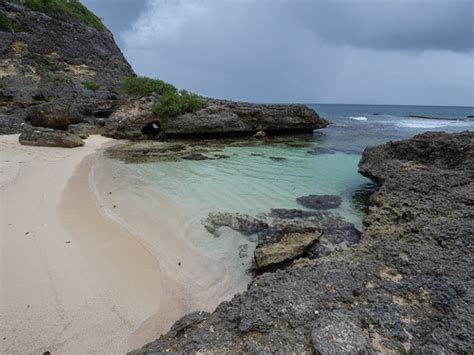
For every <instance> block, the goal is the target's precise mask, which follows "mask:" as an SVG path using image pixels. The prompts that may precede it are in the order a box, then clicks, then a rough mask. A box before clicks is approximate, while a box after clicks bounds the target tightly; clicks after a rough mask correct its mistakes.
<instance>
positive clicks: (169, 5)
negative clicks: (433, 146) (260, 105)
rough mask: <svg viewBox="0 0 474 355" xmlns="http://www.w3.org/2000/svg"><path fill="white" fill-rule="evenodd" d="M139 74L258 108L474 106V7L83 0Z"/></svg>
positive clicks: (405, 0)
mask: <svg viewBox="0 0 474 355" xmlns="http://www.w3.org/2000/svg"><path fill="white" fill-rule="evenodd" d="M82 2H83V3H84V4H85V5H86V6H88V7H89V8H90V9H91V10H93V11H94V12H95V13H96V14H97V15H98V16H99V17H101V18H103V20H104V22H105V24H106V25H107V26H108V27H109V28H110V29H111V31H112V32H113V34H114V37H115V39H116V40H117V43H118V44H119V46H120V48H121V49H122V51H123V52H124V54H125V56H126V58H127V59H128V61H129V62H130V64H131V65H132V66H133V68H134V70H135V72H136V73H137V74H139V75H146V76H150V77H155V78H160V79H162V80H165V81H168V82H171V83H173V84H175V85H176V86H177V87H179V88H185V89H188V90H191V91H193V92H196V93H198V94H200V95H204V96H209V97H218V98H225V99H233V100H245V101H255V102H274V103H276V102H301V103H352V104H412V105H454V106H456V105H458V106H474V25H473V23H474V0H253V1H251V0H82Z"/></svg>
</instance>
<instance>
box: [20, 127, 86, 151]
mask: <svg viewBox="0 0 474 355" xmlns="http://www.w3.org/2000/svg"><path fill="white" fill-rule="evenodd" d="M19 140H20V144H23V145H34V146H43V147H62V148H74V147H80V146H83V145H84V141H83V140H82V139H81V137H79V136H77V135H74V134H71V133H67V132H64V131H57V130H53V129H49V128H37V127H36V128H27V129H24V130H23V132H22V133H21V134H20V138H19Z"/></svg>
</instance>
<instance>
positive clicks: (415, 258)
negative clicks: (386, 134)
mask: <svg viewBox="0 0 474 355" xmlns="http://www.w3.org/2000/svg"><path fill="white" fill-rule="evenodd" d="M359 167H360V172H361V173H362V174H363V175H366V176H368V177H370V178H371V179H373V180H374V181H375V182H377V183H379V184H381V187H380V189H379V190H378V191H377V192H376V193H374V194H373V195H372V197H371V198H370V207H369V213H368V215H367V217H366V218H365V220H364V223H365V231H364V233H363V235H362V239H361V241H360V243H359V244H356V245H353V246H351V247H350V248H346V249H344V250H341V251H339V252H333V253H331V254H330V255H329V256H325V257H321V258H316V259H300V260H298V261H296V262H293V264H292V265H291V266H287V267H286V268H284V269H280V270H278V271H276V272H266V273H263V274H262V275H260V276H257V277H256V278H255V279H254V280H253V282H252V283H251V284H250V285H249V287H248V290H247V291H246V292H244V293H243V294H242V295H237V296H235V297H234V298H233V299H232V300H231V301H230V302H224V303H222V304H221V305H220V306H219V307H218V308H217V309H216V311H215V312H213V313H212V314H209V313H205V312H196V313H193V314H190V315H188V316H186V317H184V318H182V319H181V320H179V321H178V322H176V323H175V325H174V326H173V327H172V328H171V330H170V331H169V332H168V333H167V334H165V335H163V336H161V337H160V338H159V339H157V340H156V341H154V342H152V343H150V344H148V345H146V346H144V347H143V348H142V349H141V350H138V351H136V352H135V353H137V354H139V353H140V354H141V353H142V354H155V353H195V352H201V353H206V352H208V353H251V354H256V353H318V354H342V353H351V354H374V353H407V352H410V353H414V354H439V353H457V354H459V353H464V354H468V353H473V352H474V342H473V340H472V339H474V298H473V294H474V278H473V276H472V275H473V274H474V259H473V258H472V255H473V252H474V233H473V231H474V207H473V206H474V133H473V132H464V133H459V134H445V133H426V134H422V135H419V136H416V137H414V138H412V139H409V140H406V141H401V142H390V143H387V144H384V145H382V146H379V147H375V148H368V149H366V150H365V152H364V154H363V157H362V160H361V162H360V165H359ZM283 212H284V213H283V214H284V215H288V214H290V215H291V216H293V217H294V216H295V215H297V217H299V218H303V220H304V219H305V218H306V217H307V216H306V215H305V213H296V212H291V213H289V212H288V211H283ZM278 214H279V215H281V214H282V211H279V212H278ZM306 214H307V213H306ZM241 221H242V219H241V218H240V219H238V220H237V222H238V223H241ZM231 222H232V223H231V224H230V225H235V223H236V220H235V219H233V220H232V221H231ZM245 226H246V227H248V224H245ZM253 226H258V227H259V228H260V227H261V225H260V224H255V223H254V224H253ZM321 232H322V235H323V236H324V234H325V231H324V230H321Z"/></svg>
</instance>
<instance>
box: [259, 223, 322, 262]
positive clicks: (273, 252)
mask: <svg viewBox="0 0 474 355" xmlns="http://www.w3.org/2000/svg"><path fill="white" fill-rule="evenodd" d="M320 237H321V233H319V232H313V233H303V234H301V233H290V234H286V235H285V236H283V237H282V238H281V239H280V240H279V241H278V242H276V243H267V244H261V245H259V246H257V248H256V250H255V262H256V264H257V267H258V268H259V269H262V270H263V269H266V268H268V267H271V266H277V265H278V264H281V263H283V262H285V261H290V260H293V259H295V258H297V257H300V256H301V255H302V254H303V253H304V252H305V251H307V250H308V249H309V248H310V247H311V245H312V244H313V243H314V242H315V241H316V240H318V239H319V238H320Z"/></svg>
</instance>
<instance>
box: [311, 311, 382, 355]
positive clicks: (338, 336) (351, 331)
mask: <svg viewBox="0 0 474 355" xmlns="http://www.w3.org/2000/svg"><path fill="white" fill-rule="evenodd" d="M311 342H312V344H313V348H314V351H315V353H316V354H320V355H339V354H366V355H369V354H370V355H372V354H373V355H375V354H376V352H375V350H374V348H373V347H372V344H371V342H370V338H369V337H368V335H367V334H366V333H365V332H364V330H363V329H362V327H361V326H360V325H359V324H357V323H356V322H355V320H353V319H352V317H351V316H350V315H348V314H346V312H343V311H340V310H337V311H332V312H331V311H330V312H324V314H322V315H320V317H319V318H318V320H317V321H316V322H315V325H314V328H313V330H312V332H311Z"/></svg>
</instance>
